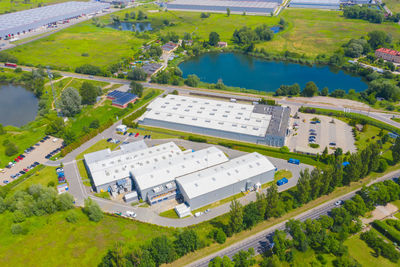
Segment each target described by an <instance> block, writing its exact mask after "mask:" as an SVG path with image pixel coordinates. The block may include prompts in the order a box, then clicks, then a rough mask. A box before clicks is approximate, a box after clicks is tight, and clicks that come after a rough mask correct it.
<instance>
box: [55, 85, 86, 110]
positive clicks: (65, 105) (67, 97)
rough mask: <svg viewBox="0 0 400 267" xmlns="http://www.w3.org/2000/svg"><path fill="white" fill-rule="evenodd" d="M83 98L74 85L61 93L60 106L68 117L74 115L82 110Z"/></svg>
mask: <svg viewBox="0 0 400 267" xmlns="http://www.w3.org/2000/svg"><path fill="white" fill-rule="evenodd" d="M81 102H82V98H81V96H80V95H79V93H78V91H77V90H76V89H75V88H73V87H68V88H66V89H65V90H64V91H62V93H61V97H60V100H59V107H60V109H61V112H62V113H63V115H64V116H66V117H73V116H74V115H76V114H78V113H79V112H80V111H81Z"/></svg>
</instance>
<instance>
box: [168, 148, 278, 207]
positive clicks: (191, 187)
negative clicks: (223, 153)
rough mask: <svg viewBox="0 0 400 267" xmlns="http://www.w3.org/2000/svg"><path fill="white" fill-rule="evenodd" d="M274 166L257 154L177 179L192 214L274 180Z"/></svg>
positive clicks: (247, 155)
mask: <svg viewBox="0 0 400 267" xmlns="http://www.w3.org/2000/svg"><path fill="white" fill-rule="evenodd" d="M274 175H275V166H274V165H273V164H272V163H271V162H270V161H269V160H268V159H267V158H266V157H265V156H262V155H260V154H258V153H257V152H254V153H251V154H246V155H244V156H241V157H238V158H235V159H232V160H230V161H228V162H225V163H222V164H219V165H217V166H214V167H211V168H207V169H205V170H202V171H198V172H195V173H191V174H188V175H185V176H182V177H179V178H177V179H176V181H177V184H178V187H179V189H180V193H181V194H182V195H183V198H184V200H185V202H186V203H187V204H188V205H189V206H190V208H191V209H192V210H194V209H198V208H200V207H203V206H205V205H208V204H210V203H213V202H215V201H218V200H221V199H224V198H227V197H229V196H232V195H235V194H237V193H240V192H245V191H247V190H252V189H253V188H260V187H261V185H262V184H264V183H268V182H271V181H273V180H274Z"/></svg>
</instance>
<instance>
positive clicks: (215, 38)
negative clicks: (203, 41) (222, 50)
mask: <svg viewBox="0 0 400 267" xmlns="http://www.w3.org/2000/svg"><path fill="white" fill-rule="evenodd" d="M219 41H220V38H219V34H218V33H216V32H210V34H209V35H208V43H209V44H210V45H211V46H216V45H217V44H218V42H219Z"/></svg>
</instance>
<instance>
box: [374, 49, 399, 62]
mask: <svg viewBox="0 0 400 267" xmlns="http://www.w3.org/2000/svg"><path fill="white" fill-rule="evenodd" d="M375 56H376V57H377V58H382V59H384V60H387V61H390V62H394V63H400V52H399V51H396V50H392V49H389V48H383V47H382V48H379V49H376V50H375Z"/></svg>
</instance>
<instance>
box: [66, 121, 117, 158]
mask: <svg viewBox="0 0 400 267" xmlns="http://www.w3.org/2000/svg"><path fill="white" fill-rule="evenodd" d="M111 125H113V121H112V120H109V121H108V122H106V123H105V124H103V125H101V126H100V127H99V128H97V129H95V130H92V131H90V132H89V133H87V134H85V135H84V136H82V137H80V138H79V139H78V140H76V141H75V142H73V143H71V144H69V145H67V146H66V147H64V148H63V149H62V150H61V156H62V157H65V155H67V154H68V153H70V152H71V151H72V150H74V149H76V148H78V147H80V146H81V145H82V144H83V143H86V142H87V141H89V140H90V139H92V138H93V137H95V136H96V135H98V134H99V133H101V132H102V131H104V130H105V129H107V128H109V127H111Z"/></svg>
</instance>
